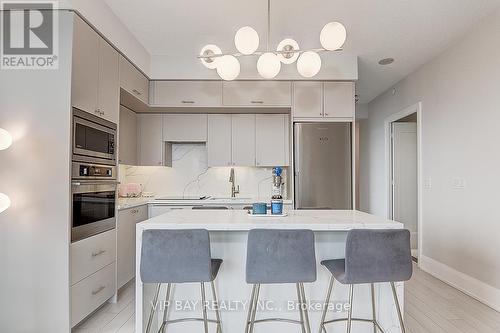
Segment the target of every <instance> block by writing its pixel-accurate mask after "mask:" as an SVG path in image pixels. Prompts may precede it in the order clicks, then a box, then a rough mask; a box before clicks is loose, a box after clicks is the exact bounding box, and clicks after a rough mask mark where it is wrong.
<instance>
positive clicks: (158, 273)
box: [140, 229, 222, 333]
mask: <svg viewBox="0 0 500 333" xmlns="http://www.w3.org/2000/svg"><path fill="white" fill-rule="evenodd" d="M221 264H222V260H221V259H212V258H211V255H210V238H209V234H208V231H207V230H203V229H190V230H158V229H157V230H145V231H144V232H143V234H142V251H141V267H140V269H141V280H142V282H144V283H157V284H158V285H157V287H156V293H155V296H154V299H153V306H152V307H151V312H150V314H149V319H148V324H147V327H146V333H149V331H150V329H151V323H152V321H153V317H154V314H155V309H156V304H157V303H158V296H159V293H160V288H161V285H162V284H164V283H166V284H167V288H166V289H167V290H166V297H165V304H166V305H168V302H169V300H170V291H171V288H172V284H174V283H193V282H198V283H200V286H201V298H202V306H203V318H182V319H176V320H167V314H168V308H167V307H166V308H165V310H164V313H163V323H162V325H161V327H160V329H159V330H158V332H163V331H164V330H165V327H166V326H167V325H168V324H174V323H179V322H186V321H202V322H203V325H204V329H205V333H208V323H215V324H217V333H220V332H222V327H221V326H222V325H221V319H220V312H219V307H218V301H217V293H216V291H215V286H214V280H215V278H216V277H217V273H218V272H219V269H220V266H221ZM206 282H210V284H211V287H212V296H213V300H214V303H215V315H216V318H217V320H210V319H208V317H207V308H206V302H205V298H206V295H205V283H206Z"/></svg>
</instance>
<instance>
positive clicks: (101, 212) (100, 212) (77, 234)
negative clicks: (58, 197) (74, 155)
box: [71, 162, 117, 242]
mask: <svg viewBox="0 0 500 333" xmlns="http://www.w3.org/2000/svg"><path fill="white" fill-rule="evenodd" d="M72 168H73V170H72V183H71V196H72V219H71V221H72V224H71V241H72V242H76V241H79V240H82V239H84V238H87V237H90V236H93V235H97V234H99V233H102V232H105V231H108V230H111V229H114V228H115V226H116V216H115V211H116V197H117V196H116V188H117V181H116V167H115V166H110V165H96V164H89V163H82V162H73V167H72Z"/></svg>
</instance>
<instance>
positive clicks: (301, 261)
mask: <svg viewBox="0 0 500 333" xmlns="http://www.w3.org/2000/svg"><path fill="white" fill-rule="evenodd" d="M246 281H247V283H253V284H256V283H262V284H274V283H304V282H314V281H316V255H315V249H314V233H313V232H312V231H311V230H276V229H254V230H251V231H250V232H249V233H248V244H247V264H246Z"/></svg>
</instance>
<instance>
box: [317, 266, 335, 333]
mask: <svg viewBox="0 0 500 333" xmlns="http://www.w3.org/2000/svg"><path fill="white" fill-rule="evenodd" d="M334 283H335V279H334V277H333V275H331V276H330V283H329V286H328V291H327V292H326V299H325V303H324V304H323V314H322V315H321V322H320V325H319V332H318V333H323V332H325V333H326V328H325V319H326V313H327V311H328V304H329V303H330V298H331V296H332V290H333V285H334Z"/></svg>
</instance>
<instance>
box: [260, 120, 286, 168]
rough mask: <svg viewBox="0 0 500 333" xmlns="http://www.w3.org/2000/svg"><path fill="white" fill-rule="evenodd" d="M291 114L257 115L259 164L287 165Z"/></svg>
mask: <svg viewBox="0 0 500 333" xmlns="http://www.w3.org/2000/svg"><path fill="white" fill-rule="evenodd" d="M289 119H290V118H289V116H288V115H285V114H269V115H268V114H258V115H256V122H255V123H256V125H255V126H256V134H255V137H256V139H255V141H256V144H255V149H256V159H257V163H256V165H257V166H269V167H271V166H287V165H289V164H290V162H289V153H288V152H289V149H290V147H289V142H290V141H289V129H288V126H290V125H289Z"/></svg>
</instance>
